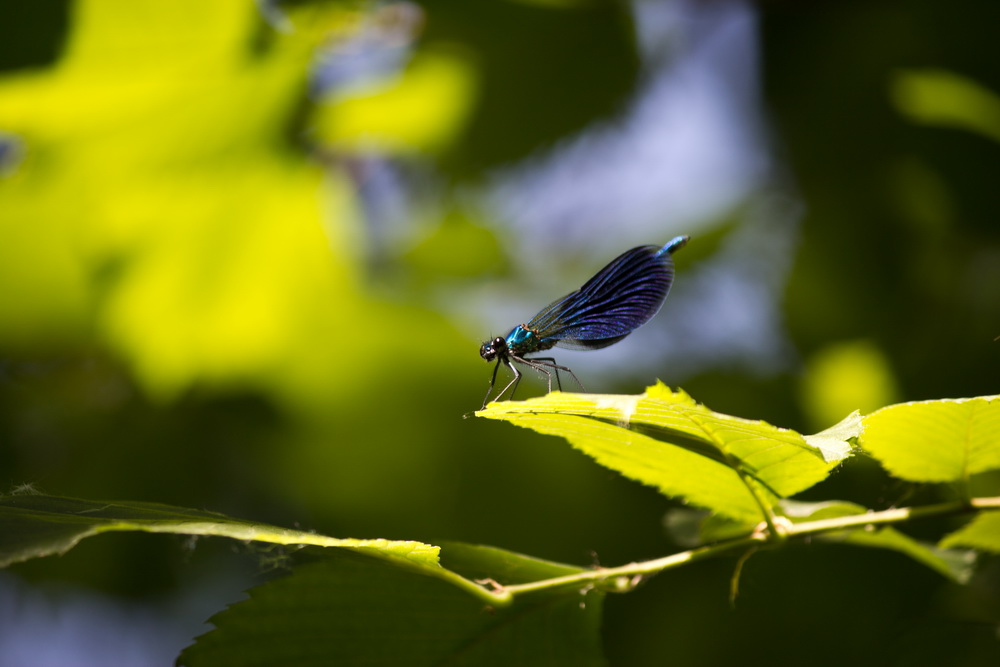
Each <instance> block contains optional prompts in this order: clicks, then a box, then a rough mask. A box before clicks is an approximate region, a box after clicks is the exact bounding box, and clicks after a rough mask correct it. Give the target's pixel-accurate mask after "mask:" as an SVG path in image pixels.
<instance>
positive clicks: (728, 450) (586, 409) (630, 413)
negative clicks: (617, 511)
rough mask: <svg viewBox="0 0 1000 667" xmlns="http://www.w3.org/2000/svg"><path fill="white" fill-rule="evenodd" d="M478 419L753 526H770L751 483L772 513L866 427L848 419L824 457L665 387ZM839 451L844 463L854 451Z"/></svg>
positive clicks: (788, 436)
mask: <svg viewBox="0 0 1000 667" xmlns="http://www.w3.org/2000/svg"><path fill="white" fill-rule="evenodd" d="M476 414H477V415H479V416H482V417H487V418H489V419H500V420H504V421H508V422H510V423H512V424H515V425H517V426H524V427H526V428H531V429H534V430H535V431H538V432H540V433H547V434H550V435H558V436H561V437H564V438H566V439H567V440H568V441H569V442H570V444H572V445H573V446H574V447H576V448H577V449H579V450H581V451H583V452H584V453H586V454H588V455H590V456H592V457H593V458H594V459H595V460H597V462H598V463H600V464H601V465H603V466H606V467H608V468H611V469H613V470H617V471H618V472H620V473H622V474H623V475H625V476H626V477H629V478H631V479H634V480H637V481H640V482H643V483H645V484H649V485H651V486H655V487H656V488H658V489H659V490H660V491H661V492H663V493H664V494H666V495H668V496H677V497H681V498H684V499H685V500H687V501H688V502H690V503H692V504H694V505H697V506H700V507H705V508H708V509H711V510H712V511H714V512H718V513H720V514H723V515H725V516H727V517H730V518H734V519H738V520H749V521H759V520H761V519H762V518H763V517H762V516H761V509H760V507H759V505H758V504H757V502H756V501H755V499H754V495H753V493H752V492H751V490H750V489H749V488H748V486H749V485H753V486H754V490H755V491H756V493H757V495H758V496H760V497H762V498H765V499H766V502H768V503H769V504H771V505H773V504H774V503H775V502H776V501H777V500H778V499H779V498H782V497H785V496H787V495H791V494H793V493H798V492H800V491H802V490H804V489H807V488H809V487H810V486H812V485H813V484H816V483H817V482H819V481H821V480H823V479H825V478H826V476H827V475H828V474H829V471H830V470H831V469H832V468H833V467H834V465H836V463H837V461H838V460H839V459H833V460H825V459H824V456H830V455H831V454H832V452H833V450H834V449H835V448H832V447H831V446H830V445H831V443H832V439H833V438H834V437H853V436H856V435H857V431H856V429H857V427H858V425H857V424H855V425H854V426H851V425H850V422H849V420H850V418H849V419H848V420H847V421H845V423H844V424H842V425H841V426H842V428H841V429H840V431H838V432H837V435H836V436H834V435H830V436H828V437H821V438H820V441H819V442H820V443H822V445H823V449H820V448H819V447H817V446H816V444H815V443H810V442H809V441H807V439H806V438H804V437H803V436H802V435H800V434H798V433H796V432H795V431H791V430H788V429H782V428H777V427H775V426H771V425H770V424H767V423H765V422H762V421H752V420H748V419H740V418H739V417H731V416H729V415H724V414H720V413H717V412H712V411H711V410H709V409H708V408H706V407H704V406H702V405H699V404H698V403H696V402H695V401H694V400H693V399H691V397H690V396H688V395H687V394H685V393H684V392H683V391H677V392H672V391H671V390H670V389H669V388H668V387H666V386H664V385H663V384H657V385H654V386H652V387H649V388H648V389H647V391H646V393H644V394H640V395H637V396H624V395H600V394H565V393H561V392H553V393H551V394H549V395H548V396H544V397H541V398H536V399H530V400H527V401H520V402H514V401H509V402H505V403H491V404H490V405H489V406H488V407H487V408H486V409H484V410H481V411H479V412H477V413H476ZM841 444H842V445H843V446H842V447H841V448H840V449H839V452H840V455H841V458H843V457H846V456H847V455H849V451H850V447H849V446H847V445H846V443H844V442H842V443H841ZM737 470H739V472H737ZM740 473H743V474H744V475H745V478H744V477H741V475H740Z"/></svg>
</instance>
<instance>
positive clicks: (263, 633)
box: [179, 545, 604, 667]
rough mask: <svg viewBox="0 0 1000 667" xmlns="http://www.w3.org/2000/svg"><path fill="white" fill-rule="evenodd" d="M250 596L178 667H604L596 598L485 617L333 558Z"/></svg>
mask: <svg viewBox="0 0 1000 667" xmlns="http://www.w3.org/2000/svg"><path fill="white" fill-rule="evenodd" d="M454 548H456V550H460V549H459V547H458V545H454ZM460 560H463V561H464V562H465V564H466V565H467V566H469V567H472V568H473V569H477V570H481V571H484V572H492V573H495V575H496V576H497V577H499V578H503V579H505V580H511V579H517V578H518V573H521V574H523V573H524V572H525V571H530V572H533V573H538V572H539V571H551V568H548V567H546V566H545V565H544V564H543V563H542V562H541V561H536V560H534V559H527V558H524V557H520V556H518V555H517V554H511V553H509V552H503V551H502V550H499V549H482V548H476V547H471V548H470V549H469V550H467V551H465V552H464V553H463V554H462V555H461V556H460ZM522 560H523V561H524V562H521V561H522ZM564 569H565V568H561V567H557V568H556V571H562V570H564ZM249 594H250V599H249V600H246V601H243V602H238V603H236V604H234V605H232V606H231V607H229V608H228V609H226V610H225V611H223V612H220V613H218V614H216V615H215V616H213V617H212V618H211V619H210V622H211V624H212V625H214V626H215V629H213V630H212V631H210V632H208V633H207V634H205V635H202V636H201V637H199V638H198V639H197V640H196V641H195V643H194V644H193V645H192V646H190V647H188V648H187V649H185V650H184V652H183V653H182V654H181V657H180V659H179V664H182V665H188V666H190V667H197V666H198V665H218V664H241V665H303V664H306V665H312V664H315V665H324V664H383V665H396V664H399V665H403V664H405V665H442V664H449V665H451V664H454V665H498V666H500V665H502V666H506V665H551V664H567V665H602V664H604V660H603V658H602V657H601V650H600V633H599V624H600V617H601V607H602V601H603V594H602V593H600V592H599V591H594V590H591V591H588V592H585V593H583V594H581V593H578V592H576V591H572V592H569V593H567V592H562V593H548V594H541V595H535V596H529V597H528V598H526V599H519V600H517V601H515V602H514V604H513V605H511V606H508V607H500V608H493V607H488V606H486V605H485V604H484V602H483V601H482V600H481V599H479V598H477V597H475V596H473V595H470V594H469V593H468V592H467V591H464V590H462V589H460V588H457V587H455V586H452V585H450V584H449V583H448V582H446V581H443V580H441V579H438V578H435V577H428V576H424V575H422V574H420V573H416V572H411V571H407V570H404V569H400V568H393V567H386V566H385V564H383V563H378V562H377V561H375V560H373V559H370V558H366V557H363V556H359V555H357V554H351V553H344V552H336V553H332V552H330V553H326V554H323V557H322V559H321V560H319V562H313V563H309V564H307V565H304V566H300V567H296V568H295V569H294V570H293V571H292V573H291V574H290V575H288V576H286V577H283V578H281V579H278V580H275V581H272V582H269V583H266V584H264V585H262V586H258V587H257V588H254V589H252V590H250V592H249Z"/></svg>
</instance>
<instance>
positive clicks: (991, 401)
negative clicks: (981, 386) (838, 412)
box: [859, 396, 1000, 482]
mask: <svg viewBox="0 0 1000 667" xmlns="http://www.w3.org/2000/svg"><path fill="white" fill-rule="evenodd" d="M864 425H865V430H864V435H863V436H862V437H861V438H860V440H859V442H860V444H861V446H862V447H863V448H864V449H865V450H866V451H868V452H869V453H871V455H872V456H874V457H875V458H876V459H878V460H879V461H880V462H881V463H882V465H883V466H885V468H886V470H888V471H889V472H891V473H892V474H893V475H895V476H897V477H900V478H902V479H906V480H910V481H913V482H955V481H959V480H965V479H968V477H969V476H970V475H972V474H974V473H979V472H984V471H986V470H992V469H996V468H1000V397H997V396H982V397H978V398H962V399H943V400H937V401H917V402H913V403H900V404H898V405H890V406H889V407H886V408H882V409H881V410H878V411H877V412H874V413H872V414H870V415H868V416H867V417H865V418H864Z"/></svg>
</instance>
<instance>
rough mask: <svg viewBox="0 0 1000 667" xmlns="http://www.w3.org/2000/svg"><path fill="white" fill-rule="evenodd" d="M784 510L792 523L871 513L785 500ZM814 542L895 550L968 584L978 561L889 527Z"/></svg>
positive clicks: (857, 508)
mask: <svg viewBox="0 0 1000 667" xmlns="http://www.w3.org/2000/svg"><path fill="white" fill-rule="evenodd" d="M781 508H782V509H783V510H784V512H785V516H787V517H788V518H790V519H792V521H793V523H805V522H809V521H821V520H823V519H834V518H838V517H845V516H857V515H859V514H865V513H866V512H868V508H866V507H863V506H861V505H856V504H854V503H849V502H845V501H840V500H834V501H826V502H819V503H803V502H797V501H791V500H786V501H783V502H782V503H781ZM813 539H818V540H822V541H824V542H837V543H844V544H853V545H856V546H861V547H871V548H875V549H888V550H890V551H896V552H899V553H901V554H903V555H905V556H909V557H910V558H912V559H913V560H915V561H917V562H918V563H922V564H923V565H925V566H927V567H929V568H931V569H932V570H935V571H937V572H938V573H940V574H942V575H943V576H945V577H948V578H949V579H951V580H953V581H956V582H958V583H966V582H967V581H968V580H969V577H971V576H972V566H973V563H974V561H975V554H973V553H971V552H969V551H965V550H948V549H942V548H940V547H937V546H934V545H931V544H924V543H922V542H918V541H917V540H914V539H913V538H912V537H909V536H908V535H905V534H903V533H901V532H899V531H898V530H896V529H895V528H889V527H887V526H883V527H874V526H858V527H851V528H847V529H844V530H838V531H834V532H829V533H823V534H821V535H818V536H816V537H815V538H813Z"/></svg>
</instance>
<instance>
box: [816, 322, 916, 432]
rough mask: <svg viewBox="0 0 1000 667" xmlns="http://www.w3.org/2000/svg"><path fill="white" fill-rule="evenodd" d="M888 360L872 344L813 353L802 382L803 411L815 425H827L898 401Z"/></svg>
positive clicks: (854, 343)
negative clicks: (853, 413) (841, 418)
mask: <svg viewBox="0 0 1000 667" xmlns="http://www.w3.org/2000/svg"><path fill="white" fill-rule="evenodd" d="M897 393H898V392H897V389H896V383H895V378H894V377H893V374H892V369H891V367H890V366H889V362H888V360H887V359H886V358H885V355H884V354H883V353H882V351H881V350H880V349H879V348H878V347H877V346H876V345H874V344H873V343H872V342H871V341H867V340H858V341H850V342H844V343H838V344H835V345H830V346H827V347H825V348H823V349H821V350H819V351H818V352H816V353H815V354H814V355H813V356H812V357H811V358H810V359H809V362H808V364H807V368H806V376H805V380H804V382H803V400H804V403H805V409H806V411H807V412H808V413H809V416H810V418H811V420H812V423H814V424H829V423H830V422H831V421H832V420H834V419H839V418H840V416H841V415H844V414H847V413H849V412H851V411H854V410H860V411H861V412H862V413H865V414H868V413H869V412H872V411H874V410H877V409H878V408H880V407H882V406H884V405H889V404H890V403H892V402H894V401H896V400H898V396H897Z"/></svg>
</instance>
